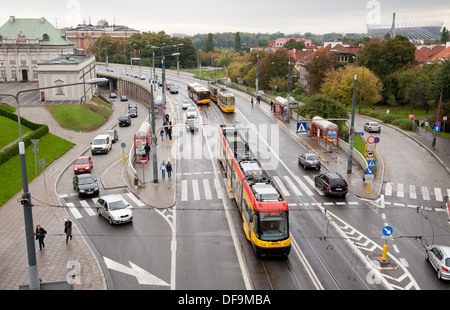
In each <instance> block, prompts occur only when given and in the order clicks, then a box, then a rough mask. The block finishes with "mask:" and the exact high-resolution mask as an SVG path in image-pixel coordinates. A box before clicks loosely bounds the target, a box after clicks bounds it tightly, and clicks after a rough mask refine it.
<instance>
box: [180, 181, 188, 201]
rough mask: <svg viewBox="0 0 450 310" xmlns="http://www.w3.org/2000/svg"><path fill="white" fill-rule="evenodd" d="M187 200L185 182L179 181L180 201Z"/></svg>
mask: <svg viewBox="0 0 450 310" xmlns="http://www.w3.org/2000/svg"><path fill="white" fill-rule="evenodd" d="M187 200H188V189H187V180H182V181H181V201H187Z"/></svg>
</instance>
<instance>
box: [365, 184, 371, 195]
mask: <svg viewBox="0 0 450 310" xmlns="http://www.w3.org/2000/svg"><path fill="white" fill-rule="evenodd" d="M366 194H370V183H367V191H366Z"/></svg>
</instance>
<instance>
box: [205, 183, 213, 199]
mask: <svg viewBox="0 0 450 310" xmlns="http://www.w3.org/2000/svg"><path fill="white" fill-rule="evenodd" d="M203 188H204V189H205V199H206V200H211V199H212V194H211V189H210V188H209V180H208V179H203Z"/></svg>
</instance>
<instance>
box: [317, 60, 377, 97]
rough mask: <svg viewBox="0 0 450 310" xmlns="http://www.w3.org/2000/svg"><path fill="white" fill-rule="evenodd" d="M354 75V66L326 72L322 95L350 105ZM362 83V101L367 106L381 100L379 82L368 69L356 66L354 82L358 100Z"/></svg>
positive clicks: (349, 65) (350, 65)
mask: <svg viewBox="0 0 450 310" xmlns="http://www.w3.org/2000/svg"><path fill="white" fill-rule="evenodd" d="M363 71H364V81H363ZM354 75H355V66H354V65H353V64H348V65H346V66H344V67H340V68H338V69H337V70H331V71H328V73H327V74H326V76H325V78H324V82H323V85H322V94H323V95H325V96H327V97H330V98H332V99H336V100H339V101H340V102H342V103H345V104H351V103H352V101H353V91H354ZM362 81H363V83H362V85H363V90H362V101H363V102H364V103H367V104H374V103H376V102H378V101H379V100H380V99H381V98H382V97H381V92H382V90H383V84H382V83H381V80H380V79H379V78H378V77H377V76H376V75H375V74H374V73H373V72H372V71H370V70H369V69H368V68H364V67H362V66H358V70H357V80H356V98H357V99H358V100H359V98H360V97H361V82H362Z"/></svg>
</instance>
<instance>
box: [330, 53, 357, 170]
mask: <svg viewBox="0 0 450 310" xmlns="http://www.w3.org/2000/svg"><path fill="white" fill-rule="evenodd" d="M330 52H333V53H342V54H349V55H353V56H354V57H355V77H354V82H353V98H352V117H351V120H350V136H349V138H348V161H347V173H352V163H353V143H354V140H355V103H356V80H357V72H358V55H357V54H355V53H350V52H341V51H337V50H330Z"/></svg>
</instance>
